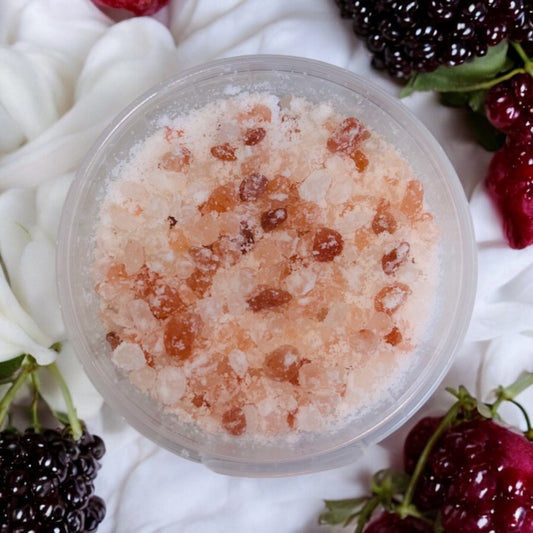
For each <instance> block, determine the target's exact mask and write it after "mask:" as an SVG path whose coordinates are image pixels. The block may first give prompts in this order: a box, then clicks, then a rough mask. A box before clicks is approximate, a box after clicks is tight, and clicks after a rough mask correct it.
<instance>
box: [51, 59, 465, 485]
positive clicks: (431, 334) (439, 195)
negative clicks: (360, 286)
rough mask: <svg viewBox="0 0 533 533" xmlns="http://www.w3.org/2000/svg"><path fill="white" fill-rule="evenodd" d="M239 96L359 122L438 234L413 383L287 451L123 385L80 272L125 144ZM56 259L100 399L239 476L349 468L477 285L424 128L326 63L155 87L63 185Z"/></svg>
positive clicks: (458, 200)
mask: <svg viewBox="0 0 533 533" xmlns="http://www.w3.org/2000/svg"><path fill="white" fill-rule="evenodd" d="M273 69H276V72H273ZM298 70H301V71H302V72H298ZM239 91H248V92H256V91H261V92H263V91H265V92H269V93H273V94H277V95H279V96H280V97H281V96H283V95H286V94H292V95H297V96H303V97H305V98H307V99H309V100H312V101H315V102H323V101H329V102H331V103H333V104H334V106H335V107H336V108H337V110H338V111H339V112H340V113H341V114H345V115H347V116H349V115H353V116H356V117H358V118H360V119H361V120H362V121H363V122H365V123H366V124H367V125H368V126H369V127H370V128H371V129H372V130H374V131H375V132H377V133H379V134H381V135H383V136H384V137H385V138H386V139H388V140H389V141H390V142H391V143H392V144H393V145H394V146H396V147H397V148H398V150H399V151H400V152H401V153H402V154H403V155H404V156H405V157H406V158H407V159H408V160H409V162H410V163H411V166H412V167H413V169H414V171H415V173H416V175H417V177H418V179H419V180H420V181H421V182H422V183H423V184H424V188H425V192H426V199H427V202H428V204H429V206H430V210H431V211H432V212H433V214H434V215H435V218H436V221H437V224H438V225H439V227H440V228H441V230H442V235H441V245H440V257H439V261H440V282H439V287H438V291H437V292H438V297H437V300H436V301H435V304H434V306H433V307H434V309H433V316H432V318H431V320H430V325H429V328H428V330H427V334H425V336H424V339H423V342H422V343H421V345H420V348H419V349H418V350H417V353H416V354H415V357H414V358H413V368H415V371H414V372H412V378H411V379H406V380H404V382H403V384H402V385H401V386H395V387H394V389H392V390H390V391H389V392H390V393H389V396H388V400H386V401H385V402H384V403H382V404H380V405H378V406H375V407H374V408H371V407H369V408H368V409H366V410H365V411H366V412H365V413H363V414H361V415H360V416H358V417H357V419H356V420H355V421H351V422H349V423H347V424H346V425H345V426H344V427H343V426H341V427H340V428H339V429H338V430H336V431H335V432H332V433H325V434H322V435H305V434H304V435H300V436H299V437H298V438H296V439H295V441H294V442H290V443H288V442H286V441H284V440H281V441H276V442H273V443H269V444H262V445H258V444H257V443H256V442H254V441H253V440H252V439H248V438H245V437H244V438H228V437H225V436H217V435H206V434H204V433H202V432H201V431H198V430H197V429H196V428H195V427H192V426H187V425H185V424H182V423H180V421H179V420H177V419H176V418H175V417H173V416H168V415H166V414H165V413H163V412H162V410H161V409H160V408H159V407H158V406H157V405H156V404H155V402H152V401H151V400H150V399H149V398H148V397H147V396H145V395H143V394H142V393H140V392H139V391H138V390H137V389H136V388H135V387H133V386H131V385H130V384H129V382H128V381H127V378H125V377H124V376H123V375H121V373H120V371H119V370H118V369H117V368H116V367H115V366H114V365H113V363H112V362H111V359H110V357H109V355H110V349H109V346H108V343H107V342H106V340H105V334H106V331H104V329H103V327H102V326H101V324H100V322H99V320H98V313H99V303H98V300H97V297H96V294H95V291H94V287H93V282H92V278H91V273H90V265H91V264H92V261H93V241H92V237H93V235H94V225H95V222H96V221H97V220H98V211H99V208H100V202H101V200H102V199H103V198H104V196H105V193H106V188H107V185H108V183H109V181H110V180H113V179H114V178H115V177H116V175H117V169H118V168H120V164H121V162H123V161H124V160H127V159H128V157H129V154H130V152H131V149H132V146H135V145H136V144H137V143H139V142H142V141H143V139H145V138H146V137H148V136H150V135H151V133H153V132H154V131H155V130H157V129H159V128H160V126H161V123H162V122H161V121H162V119H163V120H166V119H167V118H170V119H172V117H176V116H178V115H181V114H183V113H187V112H188V111H189V110H191V109H193V108H200V107H202V106H203V105H204V104H206V103H208V102H210V101H212V100H214V99H218V98H224V97H229V96H231V95H233V94H236V93H237V92H239ZM58 256H59V259H58V283H59V290H60V297H61V302H62V305H63V312H64V317H65V322H66V326H67V330H68V332H69V335H70V337H71V338H72V341H73V343H74V346H75V349H76V351H77V353H78V354H79V356H80V358H81V360H82V363H83V365H84V367H85V369H86V371H87V373H88V375H89V377H90V378H91V380H92V381H93V383H94V384H95V386H96V387H97V388H98V389H99V390H100V392H101V394H102V395H103V397H104V398H105V399H106V401H107V402H108V403H110V404H111V406H112V407H114V408H115V409H116V410H117V411H118V412H120V413H121V414H123V415H124V416H125V418H126V419H127V420H128V422H129V423H130V424H131V425H132V426H133V427H135V428H136V429H137V430H139V431H140V432H141V433H143V434H144V435H146V436H147V437H148V438H151V439H153V440H154V441H155V442H157V443H158V444H160V445H162V446H164V447H166V448H168V449H169V450H171V451H173V452H175V453H177V454H179V455H182V456H184V457H187V458H189V459H192V460H196V461H202V462H204V463H205V464H206V465H207V466H209V467H210V468H213V469H215V470H218V471H222V472H225V473H232V474H238V475H285V474H290V473H296V472H307V471H315V470H319V469H324V468H331V467H336V466H339V465H342V464H345V463H347V462H349V461H350V460H353V459H354V458H355V457H356V455H355V454H356V451H357V450H358V449H361V448H364V447H365V446H367V445H369V444H372V443H374V442H376V441H378V440H381V439H382V438H384V437H385V436H386V435H388V434H389V433H391V432H392V431H393V430H394V429H396V428H397V427H398V426H399V425H400V424H402V423H403V422H404V421H405V420H406V418H407V417H409V416H410V415H412V414H413V413H414V411H415V410H416V409H418V407H420V405H421V404H422V403H423V402H424V401H425V400H426V399H427V397H428V396H429V394H431V392H432V391H433V390H434V389H435V387H436V386H437V384H438V383H439V382H440V380H441V379H442V377H443V375H444V373H445V372H446V370H447V369H448V367H449V365H450V363H451V358H452V356H453V353H454V352H455V350H456V348H457V346H458V344H459V343H460V342H461V339H462V338H463V335H464V332H465V329H466V326H467V324H468V321H469V318H470V313H471V308H472V302H473V294H474V287H475V258H474V257H475V256H474V252H473V236H472V228H471V223H470V218H469V212H468V208H467V204H466V201H465V198H464V194H463V191H462V188H461V186H460V183H459V180H458V179H457V177H456V175H455V173H454V170H453V168H452V167H451V165H450V163H449V162H448V160H447V159H446V157H445V155H444V153H443V151H442V150H441V149H440V147H439V146H438V145H437V143H436V142H435V141H434V140H433V139H432V138H431V136H430V134H429V133H428V132H427V130H425V128H424V127H423V126H421V125H420V123H419V122H418V121H417V120H416V119H415V118H413V117H412V116H411V114H410V113H408V112H407V111H405V110H404V108H403V107H402V106H401V104H399V103H398V102H396V101H395V100H394V99H393V98H391V97H390V96H388V95H386V94H385V93H384V92H383V91H381V90H379V89H376V88H375V87H373V86H372V85H370V84H368V82H367V81H366V80H361V79H358V78H356V77H355V76H354V75H353V74H351V73H348V72H346V71H343V70H341V69H337V68H335V67H331V66H329V65H326V64H321V63H317V62H315V61H309V60H299V59H295V58H287V57H270V56H258V57H252V58H242V59H233V60H225V61H222V62H219V63H218V64H214V65H213V66H211V67H206V68H205V69H203V70H201V71H198V70H195V71H193V72H192V73H190V74H189V75H185V76H184V77H182V78H179V79H175V80H173V81H170V82H166V83H164V84H161V85H159V86H157V87H156V88H155V89H154V90H153V91H151V92H150V93H149V94H148V95H147V96H146V95H145V97H143V99H142V100H139V101H137V102H136V103H134V104H133V105H132V107H130V108H129V109H128V110H127V111H126V112H124V113H123V114H122V115H121V116H119V117H118V118H117V119H116V121H115V122H114V124H113V125H112V126H110V128H109V129H108V130H107V131H106V132H105V133H104V134H103V136H102V137H101V138H100V140H99V141H98V142H97V143H96V145H95V146H94V147H93V148H92V150H91V151H90V153H89V154H88V156H87V158H86V161H85V163H84V165H83V166H82V168H80V170H79V173H78V176H77V179H76V180H75V182H74V184H73V186H72V189H71V191H70V193H69V197H68V199H67V202H66V204H65V210H64V213H63V219H62V223H61V229H60V240H59V251H58Z"/></svg>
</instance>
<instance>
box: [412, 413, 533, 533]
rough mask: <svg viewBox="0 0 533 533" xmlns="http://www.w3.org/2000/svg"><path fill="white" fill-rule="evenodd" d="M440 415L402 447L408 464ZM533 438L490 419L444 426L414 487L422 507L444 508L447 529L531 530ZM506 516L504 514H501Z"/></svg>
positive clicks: (529, 532)
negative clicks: (532, 440)
mask: <svg viewBox="0 0 533 533" xmlns="http://www.w3.org/2000/svg"><path fill="white" fill-rule="evenodd" d="M439 420H440V419H434V418H428V419H423V420H422V421H420V422H419V423H418V424H417V425H416V426H415V427H414V428H413V429H412V430H411V432H410V433H409V435H408V436H407V439H406V444H405V448H404V455H405V459H404V460H405V468H406V471H407V472H412V471H413V468H414V464H415V463H416V458H417V457H416V455H417V454H419V453H421V451H422V449H423V448H424V445H425V442H424V441H426V442H427V439H429V437H430V436H431V435H432V434H433V432H432V431H431V428H434V427H435V426H436V424H438V422H439ZM532 481H533V443H532V442H530V441H528V440H527V439H526V438H525V437H524V436H523V435H521V434H519V433H515V432H514V431H511V430H509V429H507V428H505V427H503V426H501V425H499V424H496V423H495V422H493V421H491V420H485V419H481V418H479V419H475V420H472V421H469V422H462V423H459V424H458V425H456V426H453V427H451V428H450V429H448V430H446V431H445V432H444V433H443V435H442V436H441V437H440V439H439V440H438V441H437V443H436V444H435V446H434V448H433V449H432V451H431V452H430V454H429V458H428V461H427V463H426V466H425V468H424V470H423V472H422V475H421V477H420V478H419V482H418V484H417V488H416V491H415V498H414V500H415V503H416V504H417V505H418V506H419V508H420V509H422V510H429V509H434V510H438V509H440V510H441V521H442V526H443V527H444V529H445V531H447V532H451V531H468V532H469V533H482V532H487V533H488V532H495V533H499V532H508V531H513V532H516V533H533V521H532V520H531V518H532V517H533V483H532ZM503 517H505V518H503Z"/></svg>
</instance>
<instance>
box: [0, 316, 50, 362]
mask: <svg viewBox="0 0 533 533" xmlns="http://www.w3.org/2000/svg"><path fill="white" fill-rule="evenodd" d="M21 354H31V355H32V356H33V357H34V358H35V359H36V360H37V362H38V363H39V364H40V365H48V364H50V363H53V362H54V360H55V358H56V352H55V351H54V350H52V349H50V348H46V347H45V346H44V345H43V344H39V343H37V342H35V341H34V340H33V339H32V338H31V337H30V336H29V335H28V334H27V333H26V331H25V330H24V329H23V328H21V327H20V326H19V325H18V324H15V323H14V322H12V321H11V320H9V319H7V318H6V317H4V316H0V361H7V360H9V359H13V358H14V357H17V356H19V355H21Z"/></svg>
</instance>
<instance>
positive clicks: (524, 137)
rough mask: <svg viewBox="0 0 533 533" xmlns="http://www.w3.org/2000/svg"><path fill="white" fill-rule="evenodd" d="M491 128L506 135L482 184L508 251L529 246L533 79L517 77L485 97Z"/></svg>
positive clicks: (532, 186) (532, 195)
mask: <svg viewBox="0 0 533 533" xmlns="http://www.w3.org/2000/svg"><path fill="white" fill-rule="evenodd" d="M485 112H486V115H487V118H488V119H489V121H490V122H491V123H492V125H493V126H494V127H495V128H497V129H499V130H501V131H502V132H504V133H505V134H506V140H505V145H504V146H503V148H501V149H500V150H499V151H498V152H496V153H495V154H494V156H493V157H492V160H491V162H490V165H489V169H488V173H487V177H486V185H487V190H488V192H489V195H490V197H491V199H492V201H493V203H494V204H495V206H496V207H497V209H498V211H499V212H500V215H501V217H502V220H503V227H504V232H505V235H506V237H507V240H508V242H509V244H510V246H511V247H512V248H525V247H526V246H528V245H530V244H533V78H532V77H531V76H530V75H528V74H518V75H516V76H514V77H513V78H511V79H510V80H509V81H506V82H504V83H500V84H498V85H495V86H494V87H492V88H491V89H490V90H489V91H488V92H487V94H486V97H485Z"/></svg>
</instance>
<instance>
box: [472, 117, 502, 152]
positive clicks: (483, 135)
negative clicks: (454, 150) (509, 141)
mask: <svg viewBox="0 0 533 533" xmlns="http://www.w3.org/2000/svg"><path fill="white" fill-rule="evenodd" d="M467 123H468V126H469V127H470V130H471V131H472V134H473V136H474V139H475V140H476V142H477V143H479V144H480V145H481V146H482V147H483V148H485V150H488V151H489V152H495V151H496V150H498V149H500V148H501V147H502V146H503V143H504V142H505V135H504V134H503V133H502V132H501V131H498V130H497V129H496V128H495V127H494V126H493V125H492V124H491V123H490V122H489V121H488V119H487V117H486V116H485V115H483V114H481V113H474V112H471V113H469V114H468V115H467Z"/></svg>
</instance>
